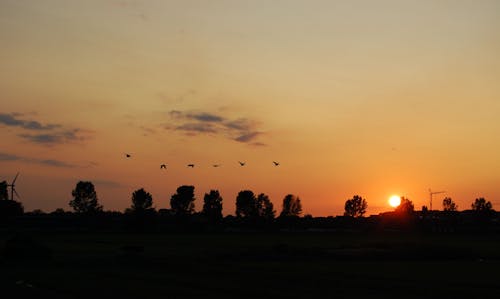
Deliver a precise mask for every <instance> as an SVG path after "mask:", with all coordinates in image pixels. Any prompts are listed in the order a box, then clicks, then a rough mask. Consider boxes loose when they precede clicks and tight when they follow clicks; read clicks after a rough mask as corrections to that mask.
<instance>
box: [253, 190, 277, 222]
mask: <svg viewBox="0 0 500 299" xmlns="http://www.w3.org/2000/svg"><path fill="white" fill-rule="evenodd" d="M256 203H257V215H258V216H259V217H260V218H264V219H274V216H275V214H276V211H275V210H274V206H273V203H272V202H271V200H269V196H267V195H265V194H264V193H261V194H259V196H257V202H256Z"/></svg>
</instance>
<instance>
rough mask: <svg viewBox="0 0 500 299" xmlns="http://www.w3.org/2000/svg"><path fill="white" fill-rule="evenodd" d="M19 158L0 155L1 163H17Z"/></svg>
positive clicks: (4, 154)
mask: <svg viewBox="0 0 500 299" xmlns="http://www.w3.org/2000/svg"><path fill="white" fill-rule="evenodd" d="M17 160H19V157H18V156H16V155H11V154H6V153H0V161H17Z"/></svg>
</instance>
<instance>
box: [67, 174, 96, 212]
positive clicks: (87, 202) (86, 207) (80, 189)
mask: <svg viewBox="0 0 500 299" xmlns="http://www.w3.org/2000/svg"><path fill="white" fill-rule="evenodd" d="M71 194H72V195H73V200H71V201H70V202H69V205H70V206H71V207H72V208H73V209H74V210H75V212H77V213H82V214H92V213H96V212H100V211H102V206H101V205H99V202H98V199H97V193H96V191H95V188H94V184H92V183H91V182H83V181H80V182H78V183H77V184H76V187H75V189H74V190H73V191H72V192H71Z"/></svg>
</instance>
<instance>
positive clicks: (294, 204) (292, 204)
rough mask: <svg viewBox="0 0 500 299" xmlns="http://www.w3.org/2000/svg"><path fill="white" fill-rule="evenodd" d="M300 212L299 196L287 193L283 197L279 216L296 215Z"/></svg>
mask: <svg viewBox="0 0 500 299" xmlns="http://www.w3.org/2000/svg"><path fill="white" fill-rule="evenodd" d="M301 213H302V204H301V203H300V198H298V197H296V196H295V195H293V194H288V195H287V196H285V198H283V209H282V210H281V214H280V217H298V216H299V215H300V214H301Z"/></svg>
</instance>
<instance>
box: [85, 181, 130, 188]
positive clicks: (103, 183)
mask: <svg viewBox="0 0 500 299" xmlns="http://www.w3.org/2000/svg"><path fill="white" fill-rule="evenodd" d="M91 181H92V182H93V183H94V184H95V185H97V186H102V187H109V188H120V187H123V186H124V185H123V184H122V183H119V182H115V181H111V180H105V179H97V180H91Z"/></svg>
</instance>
